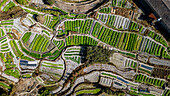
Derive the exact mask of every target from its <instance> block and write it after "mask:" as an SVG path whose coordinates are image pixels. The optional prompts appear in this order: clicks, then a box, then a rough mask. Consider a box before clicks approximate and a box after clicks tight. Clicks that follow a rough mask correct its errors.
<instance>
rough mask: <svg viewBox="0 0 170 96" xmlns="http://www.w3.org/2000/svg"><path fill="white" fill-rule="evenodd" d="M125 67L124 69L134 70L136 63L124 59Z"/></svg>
mask: <svg viewBox="0 0 170 96" xmlns="http://www.w3.org/2000/svg"><path fill="white" fill-rule="evenodd" d="M125 66H126V67H130V68H132V69H136V67H137V62H134V61H132V60H128V59H126V62H125Z"/></svg>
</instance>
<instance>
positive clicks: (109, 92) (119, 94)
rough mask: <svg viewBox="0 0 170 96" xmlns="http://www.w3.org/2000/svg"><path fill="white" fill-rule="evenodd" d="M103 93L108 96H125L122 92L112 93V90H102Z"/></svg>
mask: <svg viewBox="0 0 170 96" xmlns="http://www.w3.org/2000/svg"><path fill="white" fill-rule="evenodd" d="M102 92H104V93H107V94H108V95H112V96H124V95H125V93H124V92H122V91H112V90H111V89H110V88H105V87H103V88H102Z"/></svg>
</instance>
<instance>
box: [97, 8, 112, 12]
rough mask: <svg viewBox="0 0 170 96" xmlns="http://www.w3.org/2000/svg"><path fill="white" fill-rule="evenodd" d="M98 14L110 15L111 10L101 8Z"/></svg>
mask: <svg viewBox="0 0 170 96" xmlns="http://www.w3.org/2000/svg"><path fill="white" fill-rule="evenodd" d="M99 12H101V13H111V8H109V7H107V8H103V9H101V10H100V11H99Z"/></svg>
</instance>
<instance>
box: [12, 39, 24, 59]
mask: <svg viewBox="0 0 170 96" xmlns="http://www.w3.org/2000/svg"><path fill="white" fill-rule="evenodd" d="M10 45H11V47H12V50H13V52H14V54H15V56H17V57H21V56H22V55H23V53H22V52H21V51H20V50H19V48H18V46H17V43H16V42H15V40H11V41H10Z"/></svg>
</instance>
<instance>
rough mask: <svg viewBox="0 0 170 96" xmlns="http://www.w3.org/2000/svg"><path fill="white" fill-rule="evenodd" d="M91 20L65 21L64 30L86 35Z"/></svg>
mask: <svg viewBox="0 0 170 96" xmlns="http://www.w3.org/2000/svg"><path fill="white" fill-rule="evenodd" d="M92 22H93V20H91V19H87V20H85V21H82V20H76V21H66V22H64V24H65V30H66V31H75V32H80V34H88V33H89V32H90V29H91V26H92Z"/></svg>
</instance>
